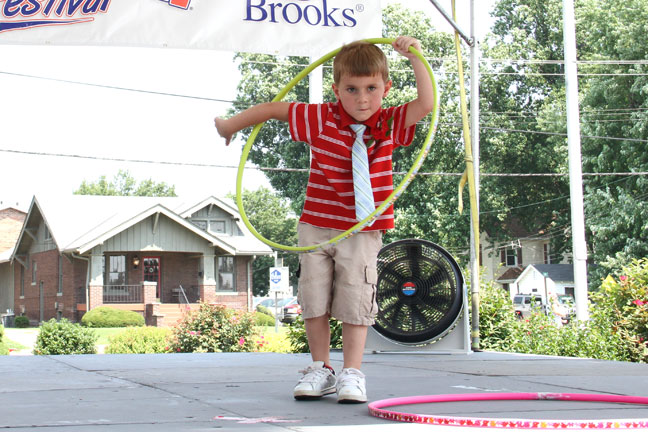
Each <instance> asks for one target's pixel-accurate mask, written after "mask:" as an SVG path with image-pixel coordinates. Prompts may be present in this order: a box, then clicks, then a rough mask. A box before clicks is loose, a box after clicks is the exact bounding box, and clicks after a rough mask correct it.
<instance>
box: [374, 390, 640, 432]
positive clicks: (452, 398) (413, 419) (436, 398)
mask: <svg viewBox="0 0 648 432" xmlns="http://www.w3.org/2000/svg"><path fill="white" fill-rule="evenodd" d="M503 400H558V401H576V402H609V403H625V404H636V405H648V397H640V396H617V395H604V394H587V393H493V394H485V393H467V394H445V395H428V396H411V397H401V398H393V399H383V400H379V401H376V402H372V403H370V404H369V413H370V414H371V415H372V416H375V417H380V418H384V419H387V420H394V421H402V422H409V423H425V424H431V425H438V426H464V427H481V428H499V429H521V428H524V429H563V430H569V429H577V430H578V429H647V428H648V419H605V420H530V419H494V418H477V417H453V416H436V415H427V414H408V413H403V412H398V411H390V410H385V409H383V408H385V407H391V406H395V405H414V404H426V403H438V402H467V401H503Z"/></svg>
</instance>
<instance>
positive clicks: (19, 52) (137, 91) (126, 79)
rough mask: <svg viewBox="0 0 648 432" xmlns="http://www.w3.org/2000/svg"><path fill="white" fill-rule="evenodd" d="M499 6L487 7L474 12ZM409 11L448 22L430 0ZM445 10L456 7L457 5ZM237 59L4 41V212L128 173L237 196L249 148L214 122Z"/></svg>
mask: <svg viewBox="0 0 648 432" xmlns="http://www.w3.org/2000/svg"><path fill="white" fill-rule="evenodd" d="M382 1H383V4H386V3H398V2H399V1H398V0H382ZM491 2H492V1H491V0H487V1H484V0H478V1H477V2H476V4H477V5H478V8H479V9H480V10H478V14H477V16H487V10H486V9H487V4H490V3H491ZM403 3H404V4H406V6H407V7H409V8H410V9H419V10H423V11H425V12H426V13H428V14H429V15H430V16H431V17H434V18H435V19H440V14H439V13H438V12H437V11H436V9H435V8H434V7H433V6H432V4H431V3H430V2H429V1H427V0H407V1H406V2H405V1H403ZM439 3H440V4H441V5H442V6H443V7H444V8H445V9H446V11H448V12H449V11H450V1H449V0H441V1H439ZM457 5H458V10H461V9H460V8H461V6H462V5H463V6H465V7H466V8H467V6H468V5H469V0H459V1H458V2H457ZM467 15H468V11H467V10H466V12H465V14H464V16H467ZM446 28H447V27H446ZM462 29H463V30H464V31H466V32H469V27H468V25H467V24H463V25H462ZM485 30H487V29H484V30H482V29H480V30H479V32H480V33H483V32H484V31H485ZM232 54H233V53H231V52H223V51H206V50H191V49H187V50H179V49H159V48H124V47H94V46H92V47H91V46H81V47H78V46H34V45H3V44H0V208H4V207H7V206H12V207H18V208H21V209H23V210H27V209H28V207H29V204H30V202H31V200H32V197H33V196H34V195H36V196H39V195H42V194H66V195H67V194H71V193H72V192H73V191H74V190H76V189H77V188H78V187H79V186H80V184H81V182H82V181H84V180H85V181H87V182H95V181H97V180H98V179H99V178H100V177H101V176H105V177H106V179H107V180H112V179H113V178H114V177H115V175H116V174H117V173H118V171H119V170H127V171H129V173H130V174H131V175H132V176H133V177H134V178H135V179H136V180H137V181H138V182H140V181H142V180H146V179H149V178H150V179H153V180H154V181H156V182H165V183H167V184H168V185H173V186H175V190H176V193H177V194H178V195H179V196H190V197H196V198H203V197H206V196H208V195H216V196H224V195H226V194H228V193H234V192H235V187H236V172H237V167H238V164H239V161H240V157H241V148H242V146H243V144H244V143H243V142H240V141H239V142H237V141H235V142H233V143H232V144H231V145H230V146H228V147H226V146H225V145H224V141H223V140H221V139H220V137H219V136H218V134H217V133H216V130H215V128H214V126H213V118H214V117H215V116H223V115H226V113H227V110H228V109H229V108H230V102H229V101H232V100H234V99H235V97H236V86H237V84H238V82H239V79H240V75H239V73H238V70H237V67H236V64H235V63H234V62H233V60H232ZM80 83H87V84H93V85H84V84H80ZM97 85H98V86H97ZM126 89H128V90H126ZM151 92H153V93H151ZM156 93H163V94H156ZM172 95H182V96H183V97H177V96H172ZM63 155H71V156H72V155H73V156H84V157H68V156H63ZM111 159H118V160H111ZM135 161H151V162H155V163H143V162H135ZM259 186H267V187H269V184H268V183H267V180H266V179H265V176H264V175H263V174H262V173H261V172H260V171H258V170H254V169H248V170H246V171H245V174H244V177H243V187H244V188H245V189H251V190H254V189H256V188H258V187H259Z"/></svg>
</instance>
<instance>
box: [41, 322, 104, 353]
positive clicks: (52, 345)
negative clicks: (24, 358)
mask: <svg viewBox="0 0 648 432" xmlns="http://www.w3.org/2000/svg"><path fill="white" fill-rule="evenodd" d="M96 342H97V335H96V334H95V333H94V332H93V331H92V330H90V329H87V328H84V327H81V326H80V325H79V324H73V323H71V322H69V321H68V320H67V319H65V318H63V319H61V321H58V322H57V321H56V320H55V319H53V318H52V319H51V320H49V321H47V322H45V323H43V324H42V325H41V328H40V332H39V333H38V337H37V338H36V345H35V346H34V354H36V355H57V354H96V352H97V351H96V348H95V343H96Z"/></svg>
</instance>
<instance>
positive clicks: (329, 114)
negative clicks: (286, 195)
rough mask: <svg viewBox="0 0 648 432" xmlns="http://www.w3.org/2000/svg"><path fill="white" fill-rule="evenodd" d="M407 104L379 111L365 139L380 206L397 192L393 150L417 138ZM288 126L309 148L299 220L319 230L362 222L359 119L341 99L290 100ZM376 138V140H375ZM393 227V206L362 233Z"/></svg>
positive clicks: (342, 227)
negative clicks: (355, 151)
mask: <svg viewBox="0 0 648 432" xmlns="http://www.w3.org/2000/svg"><path fill="white" fill-rule="evenodd" d="M406 112H407V104H405V105H401V106H398V107H391V108H385V109H381V110H379V111H378V112H377V113H375V114H374V115H373V116H372V117H371V118H370V119H369V120H367V121H366V122H364V124H365V125H367V126H368V127H367V130H366V131H365V134H364V138H365V143H369V141H370V140H373V141H372V142H371V143H370V145H369V147H368V149H367V151H368V156H369V174H370V177H371V186H372V188H373V194H374V201H375V203H376V206H379V205H380V204H382V203H383V201H384V200H385V199H386V198H387V197H388V196H389V194H391V193H392V192H393V190H394V184H393V179H392V152H393V151H394V148H395V147H398V146H407V145H409V144H410V143H411V142H412V140H413V139H414V132H415V130H416V126H415V125H414V126H411V127H409V128H406V129H405V128H404V122H405V114H406ZM288 122H289V126H290V133H291V136H292V139H293V140H295V141H303V142H305V143H307V144H309V145H310V147H311V166H310V175H309V179H308V186H307V188H306V200H305V202H304V210H303V211H302V215H301V217H300V219H299V220H300V222H304V223H307V224H310V225H314V226H317V227H321V228H332V229H337V230H343V231H346V230H348V229H349V228H351V227H352V226H353V225H355V224H356V223H358V221H357V220H356V218H355V198H354V193H353V173H352V169H351V148H352V146H353V142H354V140H355V134H354V133H353V131H352V130H351V128H350V125H351V124H353V123H356V122H355V121H354V120H353V119H352V118H351V117H350V116H349V115H348V114H347V113H346V112H345V111H344V110H343V109H342V106H341V105H340V104H339V103H338V102H329V103H324V104H305V103H292V104H291V105H290V117H289V120H288ZM376 138H378V139H376ZM391 228H394V208H393V206H389V208H387V210H385V212H384V213H383V214H382V215H380V216H379V217H378V218H377V219H376V220H375V222H374V224H373V225H372V226H370V227H369V226H367V227H365V228H364V231H378V230H381V231H382V230H387V229H391Z"/></svg>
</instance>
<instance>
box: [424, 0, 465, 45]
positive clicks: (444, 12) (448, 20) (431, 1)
mask: <svg viewBox="0 0 648 432" xmlns="http://www.w3.org/2000/svg"><path fill="white" fill-rule="evenodd" d="M471 1H472V0H471ZM430 3H432V5H434V7H435V8H436V9H437V10H438V11H439V13H441V15H443V17H444V18H445V20H446V21H447V22H448V24H450V25H451V26H452V28H454V29H455V30H456V31H457V33H459V36H461V38H462V39H463V40H464V42H466V43H467V44H468V45H470V46H473V43H474V39H473V38H470V37H468V36H467V35H466V33H464V31H463V30H461V28H460V27H459V24H457V23H456V21H455V20H454V19H452V17H451V16H450V15H449V14H448V13H447V12H446V11H445V9H443V7H442V6H441V5H440V4H439V2H437V1H436V0H430ZM471 13H472V12H471ZM471 26H472V24H471Z"/></svg>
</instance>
